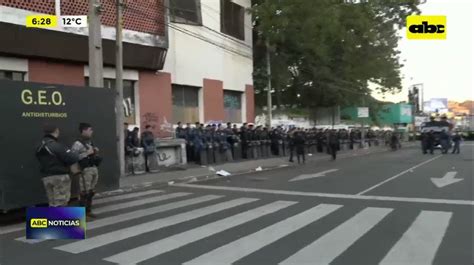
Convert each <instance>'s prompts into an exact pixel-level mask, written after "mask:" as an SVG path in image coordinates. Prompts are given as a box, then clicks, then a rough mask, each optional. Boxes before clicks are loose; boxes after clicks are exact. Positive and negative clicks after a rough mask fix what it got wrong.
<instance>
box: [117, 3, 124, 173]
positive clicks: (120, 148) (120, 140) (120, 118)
mask: <svg viewBox="0 0 474 265" xmlns="http://www.w3.org/2000/svg"><path fill="white" fill-rule="evenodd" d="M116 1H117V2H116V6H117V21H116V39H115V89H116V91H115V92H116V94H115V121H116V124H117V125H116V126H117V135H116V136H117V154H118V159H119V166H120V177H123V176H125V139H124V138H125V133H124V128H123V122H124V114H123V111H124V110H123V47H122V28H123V5H124V4H123V0H116Z"/></svg>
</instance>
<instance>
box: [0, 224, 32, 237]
mask: <svg viewBox="0 0 474 265" xmlns="http://www.w3.org/2000/svg"><path fill="white" fill-rule="evenodd" d="M25 226H26V224H25V223H21V224H14V225H9V226H5V227H3V228H2V229H0V235H4V234H8V233H13V232H17V231H21V230H25Z"/></svg>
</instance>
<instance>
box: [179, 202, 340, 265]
mask: <svg viewBox="0 0 474 265" xmlns="http://www.w3.org/2000/svg"><path fill="white" fill-rule="evenodd" d="M340 207H342V205H335V204H320V205H318V206H316V207H313V208H311V209H309V210H306V211H304V212H302V213H299V214H297V215H294V216H291V217H289V218H287V219H285V220H283V221H280V222H278V223H276V224H273V225H271V226H268V227H266V228H264V229H262V230H260V231H258V232H256V233H253V234H250V235H248V236H245V237H243V238H240V239H238V240H235V241H233V242H231V243H229V244H227V245H224V246H221V247H219V248H216V249H214V250H212V251H210V252H208V253H206V254H204V255H201V256H199V257H197V258H195V259H193V260H191V261H188V262H186V263H184V264H185V265H198V264H232V263H233V262H235V261H237V260H239V259H241V258H243V257H245V256H248V255H249V254H251V253H253V252H256V251H258V250H259V249H261V248H263V247H265V246H266V245H268V244H271V243H273V242H275V241H277V240H279V239H281V238H283V237H285V236H287V235H289V234H291V233H293V232H295V231H297V230H299V229H301V228H303V227H305V226H307V225H309V224H311V223H313V222H315V221H317V220H319V219H321V218H323V217H325V216H326V215H328V214H330V213H332V212H334V211H336V210H337V209H339V208H340ZM237 249H238V251H236V250H237Z"/></svg>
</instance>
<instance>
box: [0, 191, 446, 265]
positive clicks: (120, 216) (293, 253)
mask: <svg viewBox="0 0 474 265" xmlns="http://www.w3.org/2000/svg"><path fill="white" fill-rule="evenodd" d="M350 207H351V206H345V205H343V204H329V203H319V204H318V203H316V202H315V203H314V204H312V205H308V204H307V203H306V202H305V204H303V203H302V202H298V201H294V200H271V199H268V198H253V197H235V195H232V196H225V195H220V194H219V195H214V194H206V195H203V194H193V193H191V192H171V193H170V192H164V191H158V190H150V191H145V192H142V193H133V194H125V195H118V196H113V197H108V198H104V199H100V200H97V210H96V212H97V213H99V216H100V218H98V219H96V220H94V221H91V222H88V223H87V235H88V237H87V239H85V240H79V241H51V240H27V239H26V238H25V237H23V236H21V237H18V236H19V233H22V232H20V230H19V229H20V226H21V225H16V226H12V227H9V228H7V229H3V230H2V234H3V236H10V237H11V239H12V240H14V241H16V242H23V243H28V245H29V246H32V247H35V246H38V247H41V246H42V244H47V247H48V248H49V249H50V250H51V251H53V252H56V253H67V254H69V255H77V256H79V257H80V255H83V254H90V253H94V257H96V258H97V261H98V262H99V261H101V262H104V261H107V262H111V263H115V264H142V263H146V264H165V263H166V260H163V259H162V258H163V257H169V256H170V255H175V256H178V257H180V255H179V253H180V251H181V250H183V249H184V250H186V249H188V250H189V246H197V245H196V244H198V245H199V249H200V251H197V252H196V253H195V254H194V253H193V254H191V255H190V254H189V253H187V254H186V255H184V256H183V257H182V260H180V262H179V263H183V264H186V265H199V264H219V265H220V264H233V263H238V262H239V261H241V260H243V259H246V258H248V257H251V256H252V255H254V254H255V253H258V252H259V251H263V250H264V249H267V251H268V248H272V247H273V248H275V247H276V249H275V250H276V251H280V250H281V249H282V248H281V246H282V245H283V246H284V245H285V244H292V243H291V242H287V239H288V237H290V236H291V235H292V234H294V233H298V232H300V231H305V233H306V234H307V235H308V236H310V237H311V242H307V243H306V245H304V246H302V247H301V248H299V249H297V250H295V249H293V248H290V251H289V252H288V253H284V255H280V256H285V257H284V258H282V259H281V260H279V261H278V263H279V264H285V265H287V264H288V265H290V264H291V265H293V264H298V265H300V264H331V263H332V262H334V260H336V259H337V258H338V257H340V256H341V255H344V253H345V252H346V251H347V250H348V249H349V248H351V247H352V246H354V245H356V244H358V241H359V240H360V239H361V238H362V237H374V241H373V244H377V240H376V239H375V238H376V236H377V235H375V234H376V232H374V230H376V229H374V228H375V227H377V226H379V228H380V227H382V228H383V226H384V225H385V226H386V225H387V223H389V222H383V221H387V219H390V218H393V216H395V215H397V209H394V208H389V207H366V208H361V209H357V211H356V212H355V214H354V215H352V216H350V217H349V218H345V219H344V220H341V221H340V223H338V224H337V225H335V226H334V227H332V228H330V229H328V231H323V232H322V233H321V231H315V230H314V227H317V224H318V222H321V221H324V219H326V218H331V216H333V215H337V214H339V213H341V212H344V211H345V210H347V209H348V208H350ZM452 217H453V213H452V212H446V211H433V210H419V212H418V213H417V215H416V217H415V218H414V220H412V221H411V222H410V225H409V226H408V227H405V228H404V231H403V233H401V234H400V235H399V236H398V237H397V240H395V242H394V244H392V246H391V247H390V248H389V249H386V251H385V252H384V253H383V255H381V257H382V258H381V259H380V261H379V264H383V265H389V264H390V265H394V264H432V263H433V262H434V260H435V258H436V256H437V254H438V252H439V249H440V246H441V245H442V243H443V239H444V237H445V234H446V233H447V231H448V230H449V225H450V223H451V220H452ZM315 224H316V226H314V225H315ZM308 227H313V229H309V228H308ZM167 228H169V231H170V232H167V233H160V231H164V230H166V229H167ZM233 230H238V231H239V233H238V236H235V235H234V236H232V231H233ZM306 230H307V231H306ZM377 231H380V229H377ZM15 235H16V236H15ZM150 235H151V236H150ZM229 235H231V236H229ZM210 238H211V239H215V240H218V241H219V242H221V243H220V244H219V245H218V246H217V245H215V244H209V247H207V245H206V244H205V242H208V241H209V239H210ZM277 246H280V247H277ZM204 249H205V250H204ZM102 253H105V254H102ZM191 256H192V257H191ZM184 259H186V260H184ZM160 261H161V263H160Z"/></svg>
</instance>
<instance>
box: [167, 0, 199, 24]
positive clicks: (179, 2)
mask: <svg viewBox="0 0 474 265" xmlns="http://www.w3.org/2000/svg"><path fill="white" fill-rule="evenodd" d="M170 17H171V21H172V22H176V23H185V24H191V25H202V17H201V0H170Z"/></svg>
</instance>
